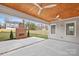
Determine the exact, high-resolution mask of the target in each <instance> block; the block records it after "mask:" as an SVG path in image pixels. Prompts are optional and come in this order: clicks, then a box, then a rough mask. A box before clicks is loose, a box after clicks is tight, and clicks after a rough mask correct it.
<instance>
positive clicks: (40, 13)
mask: <svg viewBox="0 0 79 59" xmlns="http://www.w3.org/2000/svg"><path fill="white" fill-rule="evenodd" d="M2 5H5V6H7V7H10V8H13V9H16V10H18V11H21V12H24V13H26V14H29V15H31V16H34V17H37V18H40V19H42V20H45V21H47V22H51V21H55V20H56V19H55V18H57V17H59V18H61V19H65V18H70V17H75V16H79V4H78V3H75V4H74V3H73V4H66V3H60V4H55V3H2Z"/></svg>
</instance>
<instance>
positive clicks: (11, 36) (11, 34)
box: [10, 30, 13, 39]
mask: <svg viewBox="0 0 79 59" xmlns="http://www.w3.org/2000/svg"><path fill="white" fill-rule="evenodd" d="M10 39H13V32H12V30H11V31H10Z"/></svg>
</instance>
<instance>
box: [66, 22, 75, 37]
mask: <svg viewBox="0 0 79 59" xmlns="http://www.w3.org/2000/svg"><path fill="white" fill-rule="evenodd" d="M69 23H74V26H75V31H74V35H67V34H66V25H67V24H69ZM65 35H66V36H72V37H73V36H74V37H76V21H68V22H66V23H65Z"/></svg>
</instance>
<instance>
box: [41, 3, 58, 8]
mask: <svg viewBox="0 0 79 59" xmlns="http://www.w3.org/2000/svg"><path fill="white" fill-rule="evenodd" d="M54 6H56V4H52V5H48V6H45V7H43V8H51V7H54Z"/></svg>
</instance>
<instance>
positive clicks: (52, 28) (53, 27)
mask: <svg viewBox="0 0 79 59" xmlns="http://www.w3.org/2000/svg"><path fill="white" fill-rule="evenodd" d="M55 30H56V25H51V34H55Z"/></svg>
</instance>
